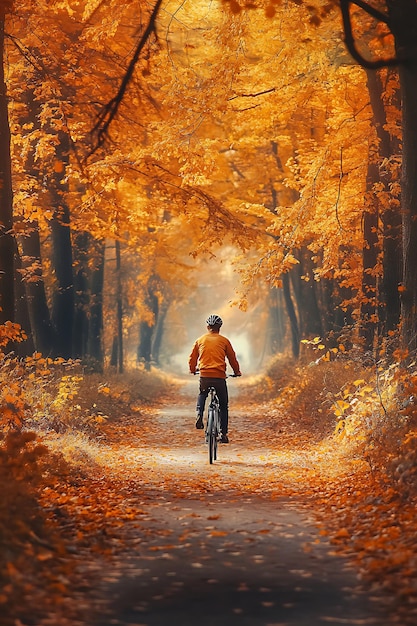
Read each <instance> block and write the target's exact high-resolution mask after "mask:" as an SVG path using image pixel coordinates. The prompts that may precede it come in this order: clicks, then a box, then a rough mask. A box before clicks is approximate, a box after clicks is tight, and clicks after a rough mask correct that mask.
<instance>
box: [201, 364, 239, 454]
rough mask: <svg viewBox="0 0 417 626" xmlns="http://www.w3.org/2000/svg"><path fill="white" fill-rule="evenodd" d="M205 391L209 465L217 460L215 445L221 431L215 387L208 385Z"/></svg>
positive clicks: (231, 375) (219, 438)
mask: <svg viewBox="0 0 417 626" xmlns="http://www.w3.org/2000/svg"><path fill="white" fill-rule="evenodd" d="M227 378H237V376H235V375H234V374H230V375H229V376H228V377H227ZM207 391H208V395H209V396H210V402H209V406H208V411H207V428H206V443H208V449H209V462H210V465H212V463H213V461H216V460H217V446H218V443H219V441H220V440H221V437H222V432H221V423H220V403H219V398H218V397H217V393H216V389H215V388H214V387H209V388H208V390H207Z"/></svg>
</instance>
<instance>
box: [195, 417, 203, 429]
mask: <svg viewBox="0 0 417 626" xmlns="http://www.w3.org/2000/svg"><path fill="white" fill-rule="evenodd" d="M195 427H196V428H197V430H203V428H204V424H203V418H202V417H199V418H198V420H197V421H196V423H195Z"/></svg>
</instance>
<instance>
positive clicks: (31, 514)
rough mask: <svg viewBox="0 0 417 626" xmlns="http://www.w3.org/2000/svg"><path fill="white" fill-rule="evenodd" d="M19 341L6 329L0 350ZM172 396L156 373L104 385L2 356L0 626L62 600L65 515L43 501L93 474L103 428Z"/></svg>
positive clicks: (69, 370)
mask: <svg viewBox="0 0 417 626" xmlns="http://www.w3.org/2000/svg"><path fill="white" fill-rule="evenodd" d="M19 336H20V335H19V332H18V329H17V327H15V326H13V327H10V328H8V329H7V332H5V334H4V342H1V338H2V335H1V333H0V346H1V345H6V344H7V341H6V340H7V337H9V338H10V339H11V340H13V341H18V339H19ZM0 349H1V347H0ZM171 388H172V384H170V383H169V381H168V379H167V378H166V377H165V376H163V375H162V374H159V373H158V372H145V371H143V370H141V369H137V370H134V371H130V372H128V373H126V374H124V375H119V374H116V373H114V372H109V373H108V375H107V376H106V378H105V379H103V377H102V376H101V377H99V376H97V375H91V374H84V372H83V369H82V367H81V365H80V364H79V363H78V362H76V361H64V360H63V359H50V358H44V357H43V356H42V355H41V354H39V353H35V354H34V355H33V356H31V357H27V358H25V359H19V358H17V357H15V356H14V355H13V354H10V353H9V354H6V353H2V352H0V614H1V615H2V622H1V623H2V624H4V625H5V626H6V625H7V626H8V625H9V624H10V625H13V626H14V625H15V624H16V623H17V622H16V619H15V618H14V617H13V616H14V615H16V614H18V615H20V616H22V615H25V608H24V607H25V605H26V604H27V606H28V607H30V616H29V623H37V615H38V613H37V609H36V607H38V608H39V615H40V614H42V613H43V614H46V613H47V611H48V607H49V609H51V608H52V605H53V603H59V602H61V600H62V597H63V596H65V593H66V582H65V581H66V580H67V576H69V575H70V570H71V567H72V565H71V563H72V562H73V561H74V559H73V558H72V556H71V554H68V552H67V544H66V542H65V541H64V540H63V539H62V536H61V533H62V529H61V527H60V526H61V522H62V520H61V522H60V521H59V519H60V516H62V512H60V511H55V510H51V511H49V510H48V506H46V504H45V498H44V494H45V493H54V492H56V493H59V492H60V491H61V490H62V489H65V484H70V483H76V482H77V481H79V480H80V479H82V474H83V471H84V470H85V472H86V473H87V472H91V471H94V455H95V454H97V450H98V448H99V446H100V440H101V438H102V431H101V428H102V425H103V423H105V422H106V421H107V420H110V419H112V420H114V419H117V418H118V417H121V416H123V415H126V414H129V413H134V414H135V415H136V416H137V418H138V419H140V416H141V412H142V410H144V409H146V407H147V406H148V405H150V404H155V403H158V402H160V401H161V400H162V399H163V398H164V397H165V396H166V394H167V393H169V391H170V389H171ZM80 470H81V471H80ZM31 620H32V621H31ZM33 620H34V621H33Z"/></svg>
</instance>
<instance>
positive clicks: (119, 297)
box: [116, 239, 124, 374]
mask: <svg viewBox="0 0 417 626" xmlns="http://www.w3.org/2000/svg"><path fill="white" fill-rule="evenodd" d="M121 274H122V255H121V251H120V241H119V240H118V239H117V240H116V289H117V294H116V320H117V344H116V345H117V348H116V349H117V365H118V372H119V373H120V374H122V373H123V371H124V362H123V291H122V275H121Z"/></svg>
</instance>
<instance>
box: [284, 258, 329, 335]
mask: <svg viewBox="0 0 417 626" xmlns="http://www.w3.org/2000/svg"><path fill="white" fill-rule="evenodd" d="M295 256H296V258H297V259H298V261H299V263H298V265H296V266H294V267H293V268H292V270H291V272H290V278H291V282H292V285H293V288H294V295H295V298H296V301H297V310H298V318H299V320H300V329H299V330H300V337H304V338H306V337H317V336H321V335H322V333H323V325H322V322H321V317H320V310H319V306H318V302H317V293H316V285H317V283H316V281H315V280H314V273H313V263H312V261H311V253H310V252H309V250H308V249H307V248H306V247H303V248H302V249H301V250H298V251H297V252H296V253H295ZM303 277H305V278H303ZM306 279H308V280H306Z"/></svg>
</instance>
